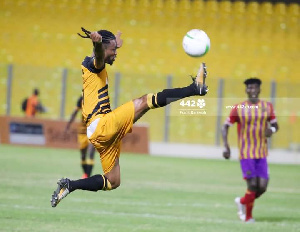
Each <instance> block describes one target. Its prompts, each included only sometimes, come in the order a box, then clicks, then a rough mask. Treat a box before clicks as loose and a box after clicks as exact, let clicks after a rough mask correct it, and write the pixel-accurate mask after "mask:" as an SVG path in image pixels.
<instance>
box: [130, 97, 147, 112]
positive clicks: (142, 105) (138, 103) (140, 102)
mask: <svg viewBox="0 0 300 232" xmlns="http://www.w3.org/2000/svg"><path fill="white" fill-rule="evenodd" d="M133 104H134V107H135V109H136V110H141V111H143V110H145V109H149V106H148V104H147V95H144V96H142V97H140V98H136V99H134V100H133Z"/></svg>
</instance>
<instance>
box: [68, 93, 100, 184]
mask: <svg viewBox="0 0 300 232" xmlns="http://www.w3.org/2000/svg"><path fill="white" fill-rule="evenodd" d="M81 107H82V96H80V97H79V98H78V100H77V104H76V108H75V109H74V111H73V113H72V114H71V118H70V120H69V121H68V124H67V126H66V132H67V131H68V130H69V128H70V126H71V124H72V122H73V121H74V120H75V118H76V115H77V113H78V112H79V111H81ZM77 131H78V135H77V139H78V143H79V149H80V154H81V167H82V170H83V175H82V177H81V178H82V179H85V178H87V177H90V176H91V173H92V169H93V166H94V155H95V148H94V146H93V145H92V144H91V143H90V142H89V140H88V137H87V135H86V124H85V121H84V118H83V117H82V120H81V123H80V126H79V127H78V128H77ZM87 154H89V156H88V158H87Z"/></svg>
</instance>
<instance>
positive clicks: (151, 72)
mask: <svg viewBox="0 0 300 232" xmlns="http://www.w3.org/2000/svg"><path fill="white" fill-rule="evenodd" d="M0 4H1V14H2V16H1V17H2V19H1V20H0V26H1V28H2V34H1V36H0V44H1V46H0V54H1V56H0V63H1V66H0V67H1V72H0V74H1V77H0V81H1V82H0V90H1V91H0V94H1V95H0V96H1V102H0V104H1V107H0V113H1V114H4V113H5V109H6V105H5V101H4V100H2V99H5V95H6V88H5V87H6V75H7V65H8V64H13V65H14V77H15V79H14V80H13V89H12V91H13V93H14V95H13V99H12V111H11V113H12V114H13V115H20V114H21V112H20V109H19V108H20V107H19V102H20V101H21V100H22V99H23V97H24V96H25V95H28V93H29V92H30V91H31V89H32V87H35V86H37V85H38V87H40V89H42V93H41V100H42V101H43V102H44V104H45V105H46V106H47V107H49V113H47V114H45V116H44V117H48V118H49V117H50V118H57V117H59V109H60V104H59V101H60V97H59V96H60V93H61V82H60V79H61V76H62V72H63V69H64V68H67V69H68V87H67V93H66V94H67V95H66V96H67V102H66V112H65V115H69V114H70V113H71V111H72V109H73V105H74V102H75V101H76V99H77V97H78V95H79V94H80V90H81V79H80V70H79V65H80V63H81V61H82V59H83V58H84V57H85V56H86V55H90V54H91V43H90V42H89V41H86V40H83V39H81V38H80V37H78V36H77V35H76V33H77V32H79V30H80V27H81V26H84V27H85V28H87V29H89V30H96V29H100V28H108V29H110V30H112V31H113V32H116V31H117V30H121V31H122V32H123V37H124V46H123V47H122V49H121V50H120V51H119V52H118V59H117V62H116V63H115V64H114V65H113V66H112V67H110V68H109V72H110V77H111V83H110V85H113V84H114V80H113V77H114V75H115V74H116V73H117V72H119V73H121V75H122V78H121V92H120V96H121V98H120V103H124V102H125V101H127V100H129V99H132V98H135V97H138V96H140V95H142V94H144V93H146V92H155V91H158V90H160V89H161V88H163V87H165V86H166V76H167V75H172V76H173V86H181V85H186V84H187V83H189V81H190V79H189V75H190V74H195V72H196V71H197V67H198V65H199V62H201V61H204V60H205V61H206V62H207V64H208V67H209V78H210V80H209V82H210V87H211V88H212V89H216V88H217V86H218V78H224V80H225V83H226V85H225V86H228V84H227V83H237V84H236V89H237V88H240V87H239V86H241V83H242V80H243V79H244V78H245V77H248V76H253V75H257V76H259V77H260V78H262V79H263V81H264V83H266V85H270V82H271V81H272V80H275V81H276V82H277V83H284V85H285V87H284V88H285V89H286V90H287V89H290V86H294V85H298V86H299V73H300V65H299V60H300V59H299V54H300V53H299V51H300V42H299V41H300V40H299V25H300V23H299V3H296V2H293V1H291V3H289V4H285V3H283V2H279V1H276V2H274V3H273V2H268V1H264V2H258V1H257V2H254V1H249V2H247V1H241V0H239V1H229V0H225V1H215V0H207V1H204V0H197V1H196V0H194V1H192V0H115V1H109V0H101V1H100V0H87V1H84V0H73V1H71V0H47V1H43V0H16V1H10V0H0ZM192 28H200V29H203V30H204V31H206V32H207V34H208V35H209V36H210V39H211V50H210V52H209V53H208V54H207V55H206V56H205V57H204V58H200V59H195V58H191V57H188V56H187V55H186V54H185V53H184V51H183V49H182V46H181V43H182V38H183V36H184V34H185V33H186V32H187V31H188V30H190V29H192ZM226 81H227V82H226ZM132 86H140V87H139V88H137V89H134V90H133V89H132ZM226 88H227V87H226ZM266 88H267V87H266ZM266 88H265V87H264V91H265V89H266ZM111 89H112V90H111V91H110V93H111V96H112V97H113V95H112V93H113V88H111ZM291 89H292V88H291ZM293 91H295V92H290V91H285V90H282V89H281V90H280V91H279V90H278V97H289V96H296V94H295V93H296V91H297V88H295V89H294V90H293ZM225 93H226V94H227V95H228V96H231V97H244V92H243V90H242V91H241V92H240V93H238V94H233V95H232V94H231V91H230V89H228V90H227V91H225ZM268 94H269V93H267V94H266V96H269V95H268ZM210 97H212V98H214V97H215V98H216V97H217V95H216V94H214V93H213V92H212V93H210ZM157 111H158V112H159V113H158V114H157V115H156V117H155V118H153V114H151V113H150V114H149V115H147V116H146V117H145V118H143V119H142V120H141V122H145V123H149V124H150V125H151V139H152V140H154V141H161V140H162V137H163V135H162V133H159V131H161V128H163V127H164V121H163V120H158V117H160V118H163V115H164V111H163V110H157ZM215 120H216V119H215V118H214V117H211V118H209V117H208V119H202V118H201V120H199V118H192V119H191V120H190V119H188V120H187V119H185V118H181V117H172V120H171V124H170V131H171V133H170V135H171V138H170V139H171V140H172V141H175V142H176V141H184V142H200V141H197V133H198V132H199V129H201V130H202V129H205V131H211V134H209V135H208V137H207V138H204V139H205V141H201V142H204V143H211V144H212V143H214V133H215V128H214V127H215V126H214V125H215ZM187 121H188V123H191V122H192V124H193V125H197V126H195V128H192V129H191V128H190V126H189V125H188V124H187ZM200 121H201V122H200ZM286 123H288V122H286ZM299 131H300V130H299ZM185 134H189V136H188V137H187V138H184V136H183V135H185ZM295 136H296V137H297V136H298V137H299V134H296V135H295ZM298 137H297V138H298ZM277 138H278V137H277ZM293 139H294V138H293ZM206 140H207V141H206ZM278 142H279V143H284V144H285V145H286V143H288V142H282V141H278ZM298 142H299V141H298ZM299 143H300V142H299Z"/></svg>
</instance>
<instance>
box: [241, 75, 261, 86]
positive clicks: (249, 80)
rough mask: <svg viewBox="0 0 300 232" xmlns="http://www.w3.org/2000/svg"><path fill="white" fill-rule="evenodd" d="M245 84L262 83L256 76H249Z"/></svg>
mask: <svg viewBox="0 0 300 232" xmlns="http://www.w3.org/2000/svg"><path fill="white" fill-rule="evenodd" d="M244 84H245V85H246V86H247V85H250V84H258V85H259V86H260V85H261V80H260V79H258V78H256V77H251V78H248V79H247V80H245V81H244Z"/></svg>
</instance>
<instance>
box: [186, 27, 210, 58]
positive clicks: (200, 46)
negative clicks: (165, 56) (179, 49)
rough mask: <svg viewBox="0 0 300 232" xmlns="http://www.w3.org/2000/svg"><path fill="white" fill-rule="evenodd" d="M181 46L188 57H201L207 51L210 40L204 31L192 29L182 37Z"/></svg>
mask: <svg viewBox="0 0 300 232" xmlns="http://www.w3.org/2000/svg"><path fill="white" fill-rule="evenodd" d="M182 46H183V49H184V51H185V53H186V54H188V55H189V56H192V57H201V56H204V55H205V54H206V53H207V52H208V51H209V49H210V39H209V37H208V35H207V34H206V33H205V32H204V31H202V30H200V29H192V30H190V31H188V32H187V33H186V35H185V36H184V37H183V40H182Z"/></svg>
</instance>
